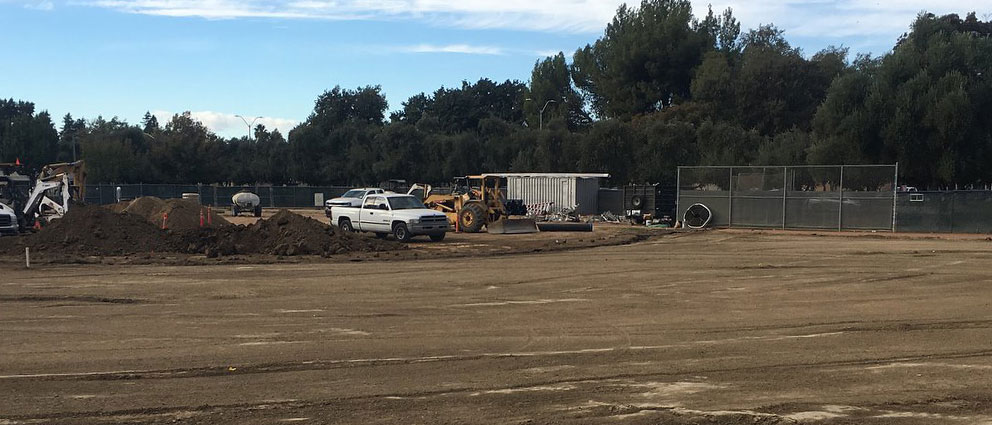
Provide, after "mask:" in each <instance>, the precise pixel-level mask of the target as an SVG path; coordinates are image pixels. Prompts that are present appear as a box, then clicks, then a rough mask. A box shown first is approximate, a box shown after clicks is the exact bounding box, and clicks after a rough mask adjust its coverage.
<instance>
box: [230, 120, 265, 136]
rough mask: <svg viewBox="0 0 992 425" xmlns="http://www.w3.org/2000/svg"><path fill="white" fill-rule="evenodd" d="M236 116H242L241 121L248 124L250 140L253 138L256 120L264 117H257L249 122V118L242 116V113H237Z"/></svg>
mask: <svg viewBox="0 0 992 425" xmlns="http://www.w3.org/2000/svg"><path fill="white" fill-rule="evenodd" d="M235 116H236V117H238V118H241V121H244V122H245V125H246V126H248V140H251V128H252V127H254V126H255V121H258V120H260V119H262V117H255V119H253V120H251V123H250V124H249V123H248V120H247V119H245V117H242V116H241V115H235Z"/></svg>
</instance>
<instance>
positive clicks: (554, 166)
mask: <svg viewBox="0 0 992 425" xmlns="http://www.w3.org/2000/svg"><path fill="white" fill-rule="evenodd" d="M387 114H388V115H387ZM56 127H57V125H56V123H55V122H53V120H52V118H51V117H50V116H49V115H48V113H47V112H44V111H42V112H38V111H36V110H35V106H34V105H33V104H32V103H30V102H24V101H15V100H13V99H10V100H0V162H13V161H14V160H15V159H16V158H20V159H21V160H22V161H24V162H25V163H26V164H28V166H29V167H38V166H40V165H42V164H46V163H50V162H56V161H66V160H71V159H72V158H73V157H74V155H75V157H78V158H81V159H85V160H86V161H87V165H88V170H89V176H90V179H91V181H93V182H114V183H139V182H140V183H187V184H188V183H230V184H255V183H270V184H277V185H282V184H311V185H322V184H371V183H374V182H378V181H383V180H386V179H406V180H408V181H418V182H428V183H442V182H448V181H450V179H451V178H452V177H453V176H460V175H466V174H471V173H479V172H499V171H516V172H525V171H526V172H570V171H581V172H606V173H610V174H611V175H612V176H613V178H612V181H613V182H614V183H617V184H623V183H629V182H652V183H671V182H673V181H674V178H675V173H676V167H677V166H679V165H734V166H744V165H803V164H891V163H895V162H899V164H900V168H899V170H900V174H901V176H900V180H901V181H904V182H907V183H910V184H915V185H921V186H930V187H939V186H945V187H946V186H951V185H961V186H968V185H976V186H977V185H981V184H987V183H992V167H989V166H987V164H992V21H989V22H983V21H981V20H979V19H978V18H977V17H976V15H975V13H969V14H968V15H966V17H965V18H964V19H961V18H960V16H958V15H945V16H936V15H933V14H927V13H922V14H920V15H919V16H918V17H917V18H916V20H915V21H914V22H913V23H912V24H911V26H910V30H909V31H908V32H907V33H906V34H904V35H903V36H902V37H900V39H899V40H898V42H897V43H896V44H895V46H894V47H893V49H892V51H891V52H889V53H886V54H884V55H881V56H878V57H871V56H867V55H857V56H855V57H853V58H851V57H850V55H849V51H848V50H847V49H846V48H842V47H831V48H827V49H824V50H822V51H819V52H816V53H814V54H812V55H806V54H805V53H804V52H803V51H802V50H800V49H799V48H797V47H794V46H792V45H791V44H790V43H789V42H788V41H787V40H786V38H785V36H784V34H783V32H782V30H780V29H778V28H777V27H775V26H774V25H764V26H760V27H758V28H755V29H751V30H748V31H743V30H742V29H741V25H740V23H739V22H738V21H737V19H736V18H735V17H734V15H733V11H732V10H730V9H727V10H725V11H723V12H722V13H715V12H714V11H713V10H712V9H711V10H710V11H709V12H708V13H707V14H706V16H703V17H696V16H694V15H693V13H692V7H691V4H690V2H689V1H687V0H644V1H642V2H641V4H640V6H639V7H628V6H622V7H620V8H619V10H618V11H617V13H616V16H615V17H614V18H613V20H612V22H611V23H609V24H608V25H607V27H606V30H605V32H604V33H603V35H602V36H601V37H600V38H599V39H597V40H596V41H595V42H593V43H591V44H589V45H586V46H584V47H582V48H579V49H577V50H576V51H575V52H574V53H573V54H572V55H571V57H570V60H569V58H567V57H566V55H565V54H564V53H559V54H557V55H555V56H552V57H547V58H545V59H543V60H539V61H538V62H537V63H536V64H535V65H534V68H533V70H532V72H531V77H530V80H529V81H527V82H521V81H505V82H496V81H491V80H489V79H481V80H479V81H476V82H463V83H462V84H461V86H460V87H442V88H439V89H437V90H435V91H434V92H433V93H421V94H418V95H416V96H413V97H411V98H409V99H408V100H406V101H405V102H403V103H402V105H401V107H400V108H399V109H397V110H394V111H392V112H389V111H388V105H387V102H386V99H385V97H384V96H383V94H382V91H381V88H380V87H379V86H374V85H372V86H365V87H358V88H355V89H346V88H341V87H334V88H333V89H331V90H328V91H325V92H324V93H322V94H320V95H319V96H318V97H317V99H316V101H315V102H314V108H313V112H312V113H311V114H310V116H309V117H308V118H307V119H306V120H305V121H304V122H302V123H301V124H300V125H298V126H297V127H296V128H294V129H292V130H291V131H290V132H289V133H288V137H286V136H284V135H283V134H281V133H280V132H278V131H269V130H268V129H267V128H265V127H264V126H262V125H259V126H257V127H255V128H254V134H253V136H254V137H251V138H248V137H241V138H222V137H219V136H217V135H216V134H214V133H212V132H211V131H210V130H209V129H208V128H206V127H205V126H204V125H203V124H202V123H200V122H198V121H196V120H195V119H193V118H192V117H191V116H190V114H189V113H188V112H187V113H183V114H177V115H174V116H172V117H168V121H166V122H165V123H164V124H162V123H160V122H159V121H158V117H155V116H153V115H151V114H147V113H146V114H145V117H144V119H143V120H142V122H141V123H137V124H131V123H127V122H125V121H122V120H119V119H117V118H113V119H110V120H106V119H104V118H102V117H97V118H95V119H77V118H74V117H72V116H71V115H69V114H67V115H66V116H65V117H64V118H63V119H62V122H61V124H60V125H58V127H60V128H56Z"/></svg>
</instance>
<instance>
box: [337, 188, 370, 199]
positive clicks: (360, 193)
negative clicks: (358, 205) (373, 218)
mask: <svg viewBox="0 0 992 425" xmlns="http://www.w3.org/2000/svg"><path fill="white" fill-rule="evenodd" d="M364 196H365V191H364V190H349V191H347V192H345V193H344V195H341V197H342V198H355V199H362V197H364Z"/></svg>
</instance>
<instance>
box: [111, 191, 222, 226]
mask: <svg viewBox="0 0 992 425" xmlns="http://www.w3.org/2000/svg"><path fill="white" fill-rule="evenodd" d="M111 209H113V210H119V211H121V212H127V213H131V214H135V215H138V216H141V217H144V218H145V220H148V221H149V222H151V223H153V224H155V225H157V226H159V227H161V226H162V222H163V219H164V220H165V226H166V228H168V229H172V230H190V229H198V228H200V214H201V213H202V214H204V216H203V225H204V226H206V227H223V226H227V225H230V224H231V223H229V222H228V221H227V220H226V219H225V218H224V217H223V216H221V215H220V214H219V213H218V212H217V211H216V210H212V211H210V212H209V214H208V212H207V211H208V209H206V208H205V207H202V206H201V205H200V204H199V203H197V202H196V201H191V200H188V199H169V200H167V201H166V200H162V199H159V198H156V197H154V196H144V197H141V198H138V199H135V200H133V201H131V202H130V203H128V204H127V205H126V206H124V207H123V208H122V207H121V205H120V204H117V205H114V206H111Z"/></svg>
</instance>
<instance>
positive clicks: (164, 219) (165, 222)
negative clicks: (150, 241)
mask: <svg viewBox="0 0 992 425" xmlns="http://www.w3.org/2000/svg"><path fill="white" fill-rule="evenodd" d="M168 222H169V213H162V230H165V229H168V228H169V225H168Z"/></svg>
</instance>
